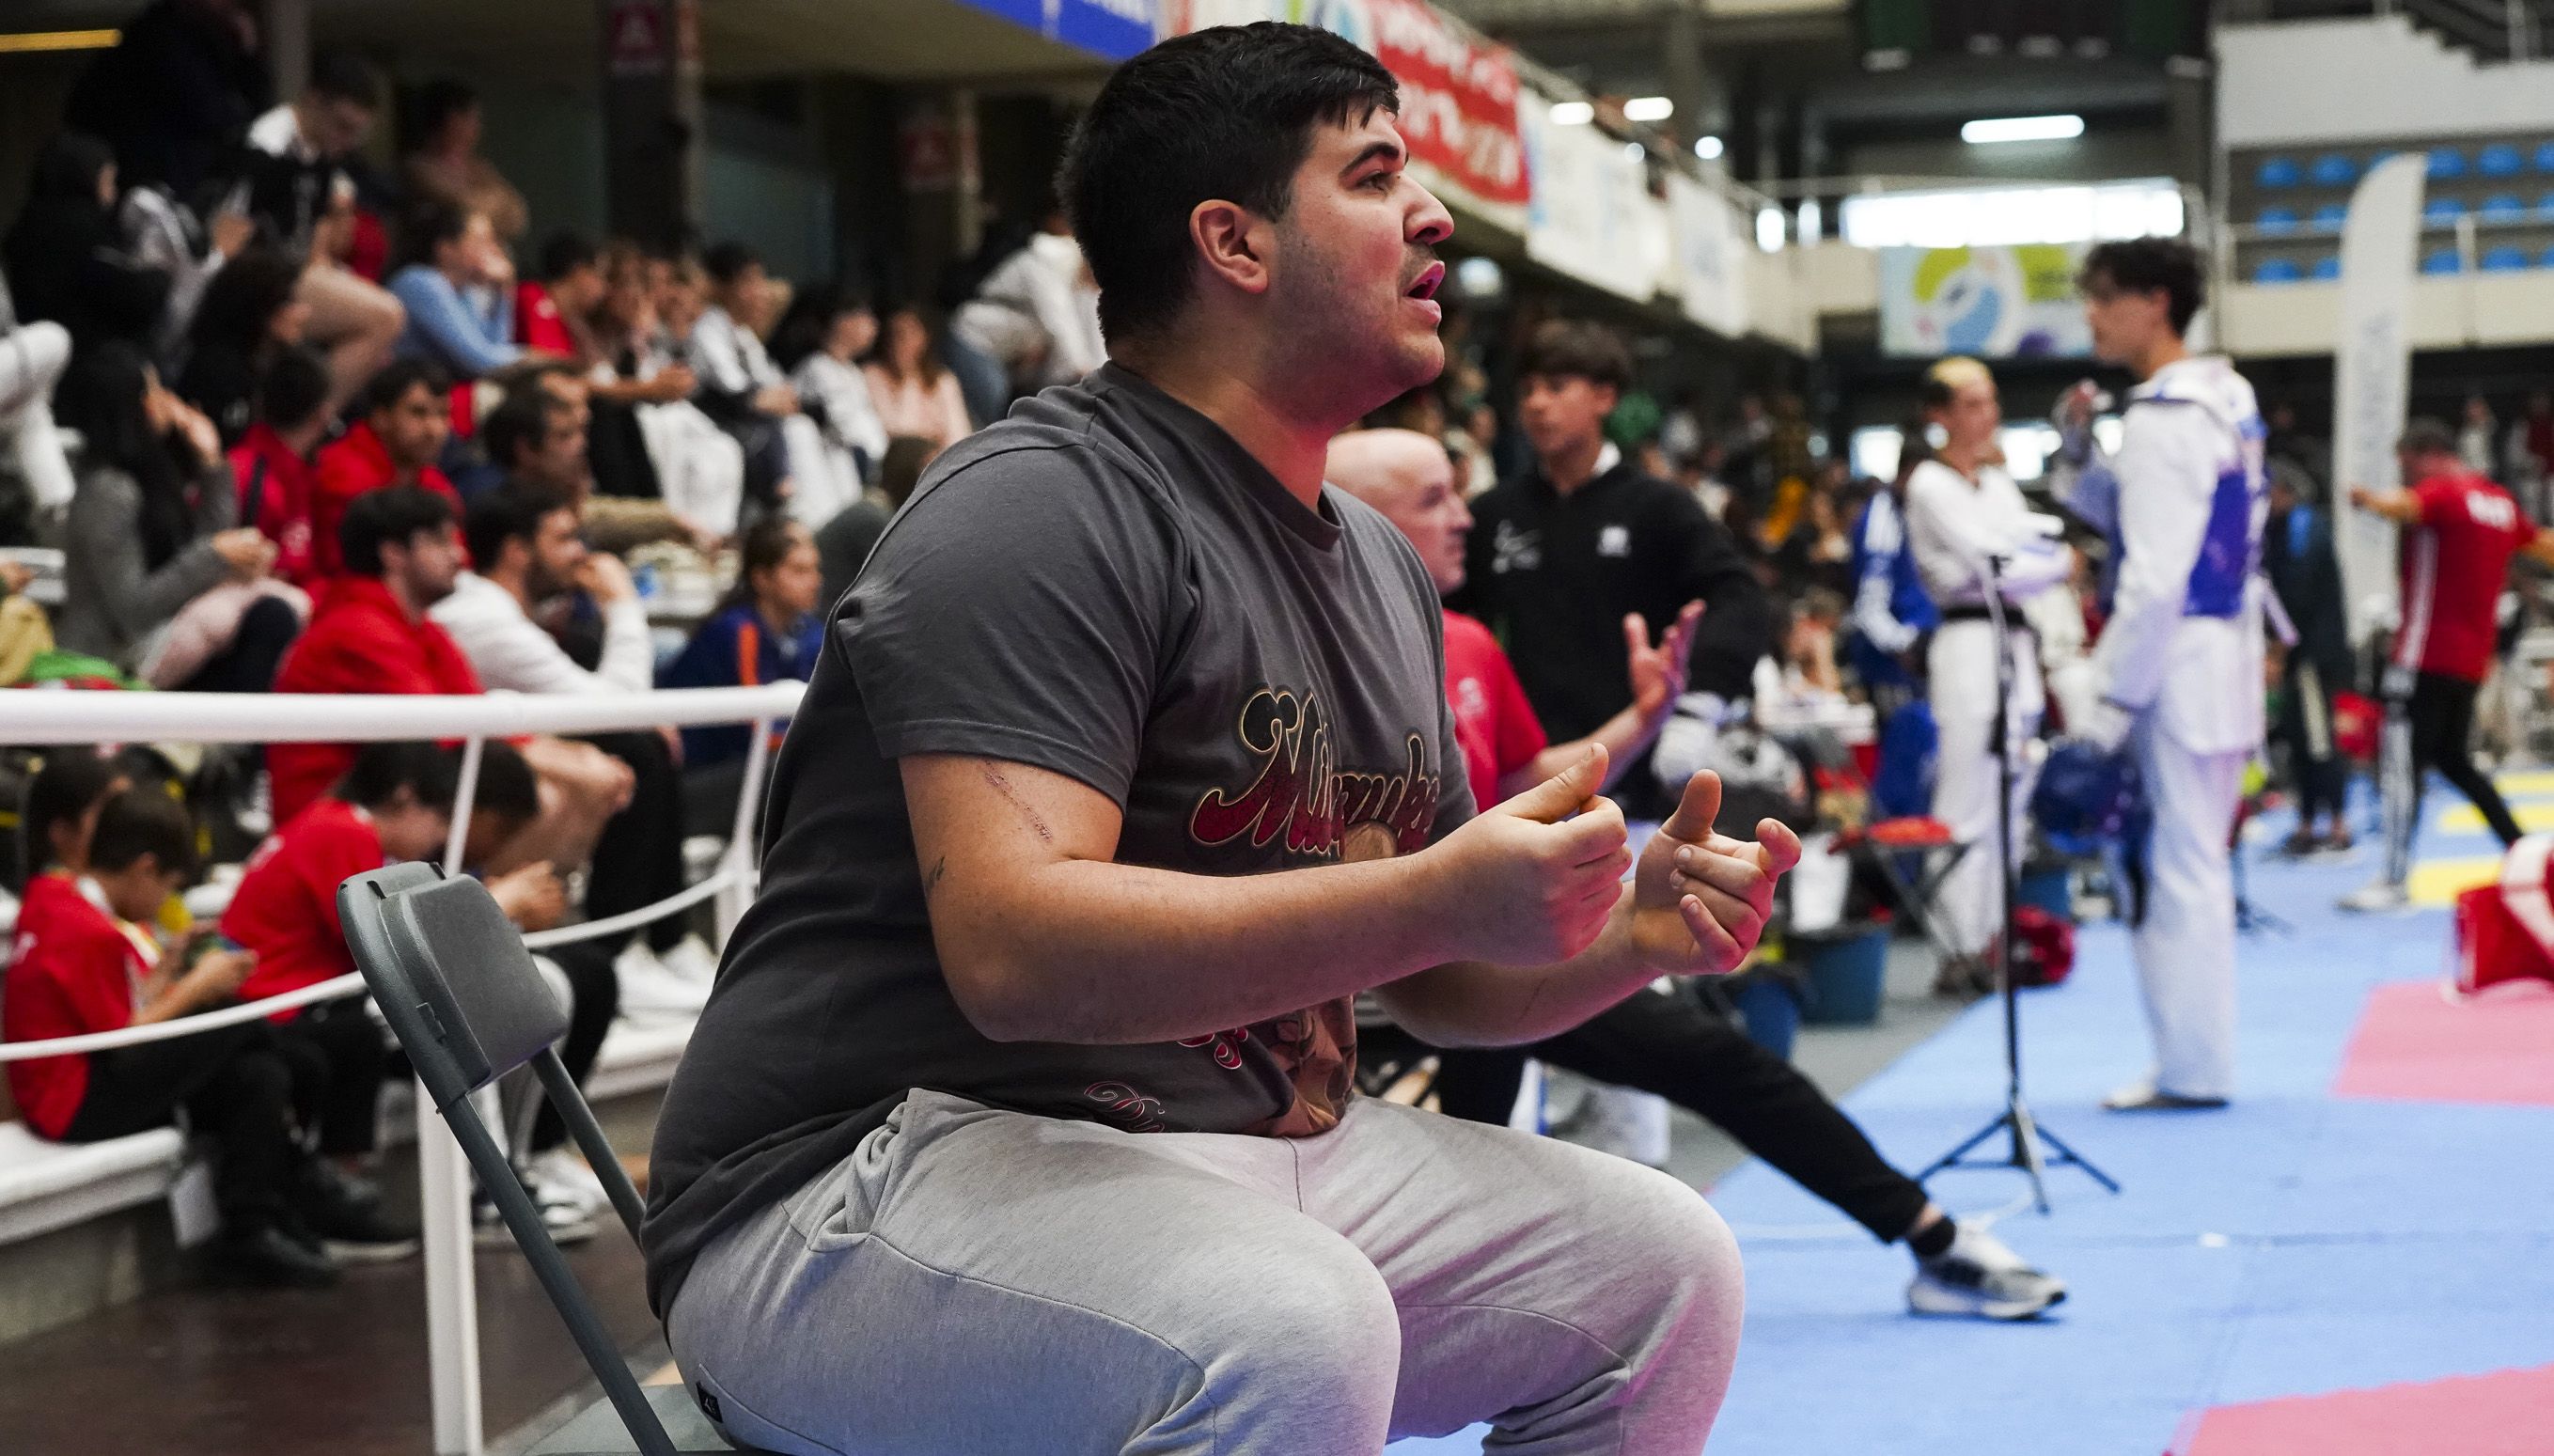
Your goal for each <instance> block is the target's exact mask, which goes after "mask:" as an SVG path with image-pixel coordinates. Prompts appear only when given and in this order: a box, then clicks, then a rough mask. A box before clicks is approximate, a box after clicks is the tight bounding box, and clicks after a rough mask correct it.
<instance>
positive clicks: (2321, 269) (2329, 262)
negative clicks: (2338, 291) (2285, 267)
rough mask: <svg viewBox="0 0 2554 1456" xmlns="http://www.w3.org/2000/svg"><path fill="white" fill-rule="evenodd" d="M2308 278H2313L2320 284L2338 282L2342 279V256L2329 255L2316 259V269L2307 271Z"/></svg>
mask: <svg viewBox="0 0 2554 1456" xmlns="http://www.w3.org/2000/svg"><path fill="white" fill-rule="evenodd" d="M2307 277H2309V278H2312V279H2313V280H2315V281H2316V282H2319V283H2325V282H2332V281H2334V280H2338V279H2339V278H2340V277H2341V256H2340V255H2339V254H2335V253H2327V254H2325V255H2324V256H2322V257H2321V258H2318V259H2316V260H2315V261H2314V267H2313V268H2312V269H2310V270H2308V271H2307Z"/></svg>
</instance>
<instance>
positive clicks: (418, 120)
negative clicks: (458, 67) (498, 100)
mask: <svg viewBox="0 0 2554 1456" xmlns="http://www.w3.org/2000/svg"><path fill="white" fill-rule="evenodd" d="M478 105H479V92H478V90H477V89H476V88H475V87H473V86H472V85H471V84H470V83H469V82H468V81H461V80H454V79H453V78H452V77H450V76H437V77H436V78H435V79H433V80H430V81H427V82H426V83H425V84H424V85H422V86H419V87H417V88H416V102H415V106H414V109H413V112H412V114H411V116H410V119H409V121H410V127H409V130H410V135H409V138H408V142H409V145H410V146H413V147H423V146H424V145H425V144H427V143H429V142H431V141H433V140H434V136H435V133H437V132H440V131H442V130H443V124H444V123H445V122H448V121H450V120H452V119H453V118H454V117H456V116H459V115H460V114H461V113H463V112H465V111H469V110H472V109H474V108H476V107H477V106H478Z"/></svg>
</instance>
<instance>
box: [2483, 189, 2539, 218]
mask: <svg viewBox="0 0 2554 1456" xmlns="http://www.w3.org/2000/svg"><path fill="white" fill-rule="evenodd" d="M2475 217H2476V219H2477V220H2478V221H2481V222H2488V223H2496V224H2503V223H2523V222H2525V221H2527V204H2526V203H2524V202H2522V201H2520V200H2519V199H2518V194H2517V193H2515V192H2495V193H2493V194H2492V195H2491V196H2489V197H2486V198H2485V199H2483V203H2482V205H2480V206H2478V207H2477V208H2475Z"/></svg>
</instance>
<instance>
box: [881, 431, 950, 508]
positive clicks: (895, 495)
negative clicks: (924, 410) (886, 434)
mask: <svg viewBox="0 0 2554 1456" xmlns="http://www.w3.org/2000/svg"><path fill="white" fill-rule="evenodd" d="M939 453H940V442H939V441H938V440H934V439H931V438H929V437H927V436H924V435H897V436H895V437H894V438H892V439H890V440H888V441H887V442H886V457H885V458H884V459H882V460H880V461H879V462H878V494H880V495H882V496H884V497H886V501H887V504H888V505H890V506H894V507H897V508H901V507H902V506H903V504H904V503H905V502H907V501H910V500H912V499H913V489H914V487H916V486H919V485H921V484H922V473H923V471H925V470H927V469H929V468H930V466H931V459H932V457H933V456H935V455H937V454H939Z"/></svg>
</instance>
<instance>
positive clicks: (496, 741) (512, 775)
mask: <svg viewBox="0 0 2554 1456" xmlns="http://www.w3.org/2000/svg"><path fill="white" fill-rule="evenodd" d="M470 812H471V813H473V814H493V815H496V816H497V817H498V818H500V819H511V820H513V821H515V822H516V823H517V824H528V823H529V822H531V821H532V820H535V819H538V818H540V817H541V786H540V784H539V783H538V781H536V780H535V779H534V778H533V777H532V766H531V765H530V764H528V763H526V762H524V761H523V755H522V752H521V751H520V750H518V749H517V748H516V747H515V745H514V744H512V743H509V742H507V741H506V740H505V739H503V738H490V739H489V740H488V741H487V742H485V743H483V744H481V745H480V748H479V788H478V790H477V792H475V793H473V794H472V795H471V796H470Z"/></svg>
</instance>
